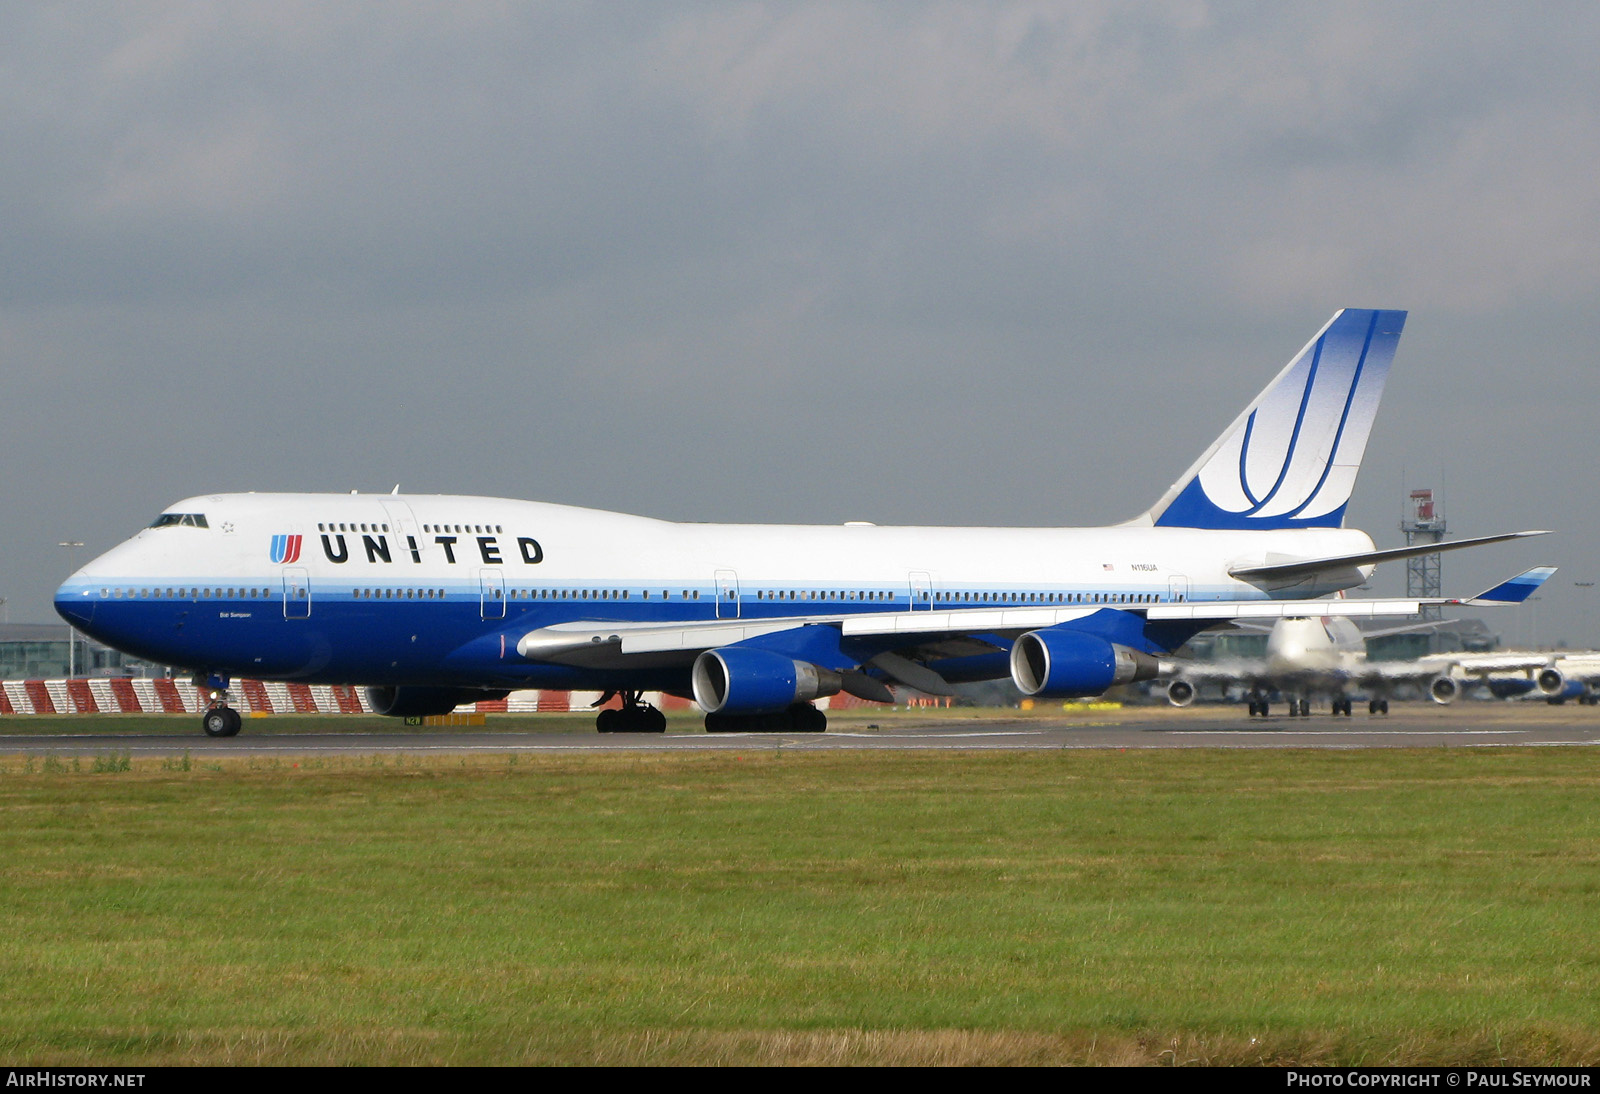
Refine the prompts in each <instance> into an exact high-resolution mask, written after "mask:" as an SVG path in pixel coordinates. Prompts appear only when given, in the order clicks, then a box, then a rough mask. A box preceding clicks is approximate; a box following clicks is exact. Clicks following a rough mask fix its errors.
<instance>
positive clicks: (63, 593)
mask: <svg viewBox="0 0 1600 1094" xmlns="http://www.w3.org/2000/svg"><path fill="white" fill-rule="evenodd" d="M94 605H95V596H94V590H93V589H89V588H87V587H85V586H83V585H81V584H78V583H75V582H71V581H69V582H67V583H66V584H64V585H62V586H61V588H59V589H57V590H56V614H57V615H59V616H60V617H61V618H62V619H65V620H66V621H67V622H68V623H71V624H72V625H73V626H74V627H78V628H80V629H82V628H84V627H87V626H88V625H89V624H90V623H93V622H94Z"/></svg>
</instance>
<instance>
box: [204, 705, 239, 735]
mask: <svg viewBox="0 0 1600 1094" xmlns="http://www.w3.org/2000/svg"><path fill="white" fill-rule="evenodd" d="M243 725H244V719H243V718H240V717H239V712H238V711H237V710H234V709H232V708H231V707H212V708H211V709H210V710H208V711H206V712H205V714H203V715H202V716H201V718H200V728H201V729H204V730H205V731H206V736H207V737H237V736H238V735H239V729H240V727H241V726H243Z"/></svg>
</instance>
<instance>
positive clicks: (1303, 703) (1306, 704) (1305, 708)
mask: <svg viewBox="0 0 1600 1094" xmlns="http://www.w3.org/2000/svg"><path fill="white" fill-rule="evenodd" d="M1300 717H1302V718H1309V717H1311V700H1310V699H1302V700H1300Z"/></svg>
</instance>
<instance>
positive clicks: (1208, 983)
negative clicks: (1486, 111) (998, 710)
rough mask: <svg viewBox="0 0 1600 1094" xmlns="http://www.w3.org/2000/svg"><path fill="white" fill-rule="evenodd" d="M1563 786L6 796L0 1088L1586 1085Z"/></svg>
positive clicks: (1382, 771)
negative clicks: (1055, 1072)
mask: <svg viewBox="0 0 1600 1094" xmlns="http://www.w3.org/2000/svg"><path fill="white" fill-rule="evenodd" d="M1592 755H1593V754H1592V752H1591V751H1590V750H1576V749H1572V750H1569V749H1528V750H1512V749H1496V750H1488V751H1479V750H1442V749H1441V750H1426V751H1425V750H1415V751H1412V750H1395V749H1385V750H1377V751H1352V752H1297V751H1270V752H1252V751H1224V750H1215V751H1213V750H1184V751H1130V752H1127V753H1120V752H1115V751H1098V752H1093V751H1091V752H1077V751H1074V752H1051V753H984V754H975V753H972V754H959V753H957V754H950V753H909V752H908V753H899V752H876V753H871V754H867V755H862V754H843V753H804V754H786V753H777V752H761V753H751V754H709V753H683V754H667V755H662V754H637V755H630V754H620V755H589V756H581V757H564V756H562V757H551V756H539V757H534V758H531V759H530V758H529V757H527V756H519V757H513V756H502V757H494V758H460V757H450V758H441V757H427V758H422V759H413V758H411V757H405V758H403V760H396V759H395V758H393V757H389V758H366V759H351V758H343V759H337V758H336V759H313V758H307V759H304V760H301V761H294V760H288V759H284V760H259V759H258V760H256V761H254V762H251V761H248V760H231V759H230V760H224V761H212V760H209V759H206V760H201V759H199V758H195V759H182V760H180V759H171V760H148V761H146V760H140V761H132V762H130V761H128V760H127V759H126V757H117V756H107V757H101V758H100V759H98V760H88V759H85V760H81V761H76V762H74V761H72V760H56V759H45V758H39V757H34V758H27V757H16V756H13V757H8V758H0V810H3V826H0V910H3V916H4V923H5V926H6V929H5V933H4V936H3V939H0V1062H6V1063H18V1064H21V1063H26V1064H43V1063H94V1064H140V1063H143V1064H153V1063H180V1062H199V1063H223V1062H235V1063H246V1062H263V1063H619V1064H620V1063H801V1062H835V1063H1049V1062H1063V1063H1137V1062H1149V1063H1185V1062H1191V1061H1193V1062H1207V1063H1243V1062H1251V1063H1253V1062H1260V1061H1265V1062H1292V1061H1301V1062H1319V1063H1418V1062H1452V1063H1466V1062H1477V1063H1489V1062H1502V1061H1515V1062H1529V1063H1532V1062H1542V1063H1591V1064H1592V1063H1595V1062H1597V1061H1600V986H1597V985H1600V819H1597V817H1596V810H1595V802H1596V800H1597V793H1596V792H1597V790H1600V785H1597V784H1600V778H1597V772H1596V770H1595V763H1596V761H1595V760H1594V759H1593V758H1592Z"/></svg>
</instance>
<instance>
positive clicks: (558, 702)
mask: <svg viewBox="0 0 1600 1094" xmlns="http://www.w3.org/2000/svg"><path fill="white" fill-rule="evenodd" d="M600 695H601V693H600V692H598V691H538V690H528V691H513V692H512V693H511V694H510V695H508V696H506V697H505V698H504V699H495V700H484V701H483V702H481V703H468V704H465V705H463V706H461V707H459V708H457V709H458V710H459V711H461V712H463V713H477V714H494V713H506V712H510V713H514V714H534V713H541V714H542V713H564V712H567V711H572V712H577V713H582V712H584V711H587V710H589V709H591V705H592V704H593V703H595V702H596V701H598V700H599V698H600ZM644 698H645V701H646V702H648V703H650V704H652V705H653V706H655V707H656V708H657V709H659V710H663V711H668V712H670V711H675V710H689V709H692V708H693V706H694V704H693V703H691V702H690V701H689V700H687V699H680V698H678V697H677V696H676V695H666V694H664V693H662V692H646V693H645V696H644ZM842 698H847V697H842ZM228 703H229V705H230V706H232V707H233V708H234V709H235V710H237V711H239V713H241V714H371V713H372V707H371V705H370V704H368V702H367V693H366V689H365V688H357V687H344V686H340V687H333V686H330V685H327V684H289V683H284V682H282V681H279V680H236V681H234V685H233V687H232V689H231V690H230V692H229V699H228ZM205 705H206V692H205V690H204V689H202V688H197V687H195V686H194V685H193V684H191V683H189V682H187V681H183V680H173V679H168V678H166V677H158V678H156V679H153V680H145V679H131V678H127V677H112V678H109V679H105V678H93V679H82V678H79V679H72V680H5V681H0V715H6V714H199V713H200V712H201V711H202V710H204V709H205ZM606 705H608V706H613V707H618V706H621V705H622V702H621V700H620V699H616V698H613V699H612V700H611V701H610V702H609V703H608V704H606ZM817 705H818V706H819V707H826V706H827V705H828V700H826V699H824V700H821V701H819V702H818V703H817ZM839 705H840V706H842V705H843V703H840V704H839Z"/></svg>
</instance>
